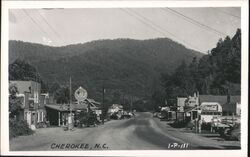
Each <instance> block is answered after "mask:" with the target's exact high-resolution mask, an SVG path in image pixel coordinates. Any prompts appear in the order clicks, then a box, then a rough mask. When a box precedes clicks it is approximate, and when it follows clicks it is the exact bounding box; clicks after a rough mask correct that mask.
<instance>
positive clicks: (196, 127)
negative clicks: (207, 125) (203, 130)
mask: <svg viewBox="0 0 250 157" xmlns="http://www.w3.org/2000/svg"><path fill="white" fill-rule="evenodd" d="M198 120H199V119H198V118H195V121H194V123H195V132H196V133H197V132H198Z"/></svg>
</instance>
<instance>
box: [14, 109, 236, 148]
mask: <svg viewBox="0 0 250 157" xmlns="http://www.w3.org/2000/svg"><path fill="white" fill-rule="evenodd" d="M184 144H186V145H184ZM69 147H71V148H69ZM232 148H237V147H232V146H230V144H225V143H221V142H218V141H215V140H211V139H209V138H206V137H202V136H200V135H197V134H194V133H187V132H184V131H180V130H178V129H174V128H172V127H170V126H168V125H167V124H166V122H161V121H159V119H157V118H153V117H152V114H151V113H138V114H137V116H136V117H135V118H132V119H127V120H112V121H109V122H107V123H105V124H104V125H100V126H98V127H91V128H81V129H76V130H75V131H63V129H62V128H59V127H57V128H43V129H39V130H37V131H36V134H34V135H31V136H22V137H18V138H15V139H13V140H11V141H10V150H89V149H99V150H100V149H101V150H106V149H108V150H160V149H163V150H165V149H232Z"/></svg>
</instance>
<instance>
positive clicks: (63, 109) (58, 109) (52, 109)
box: [45, 99, 101, 126]
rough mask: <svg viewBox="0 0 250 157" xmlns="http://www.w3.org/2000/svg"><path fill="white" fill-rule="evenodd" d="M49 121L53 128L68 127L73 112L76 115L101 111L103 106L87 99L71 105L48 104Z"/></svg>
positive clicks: (46, 106)
mask: <svg viewBox="0 0 250 157" xmlns="http://www.w3.org/2000/svg"><path fill="white" fill-rule="evenodd" d="M45 108H46V112H47V120H48V121H49V123H50V125H53V126H65V125H67V118H68V115H69V113H70V111H72V113H73V114H74V115H75V114H77V113H79V112H82V111H86V112H88V111H90V110H91V111H97V110H98V111H99V109H100V108H101V104H100V103H99V102H97V101H95V100H93V99H86V100H85V101H83V102H81V103H72V104H71V105H69V104H54V103H53V104H46V105H45Z"/></svg>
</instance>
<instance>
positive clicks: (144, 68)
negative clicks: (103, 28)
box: [9, 38, 203, 101]
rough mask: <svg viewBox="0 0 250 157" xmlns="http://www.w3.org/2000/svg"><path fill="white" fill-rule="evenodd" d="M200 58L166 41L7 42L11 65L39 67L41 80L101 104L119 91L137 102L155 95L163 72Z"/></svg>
mask: <svg viewBox="0 0 250 157" xmlns="http://www.w3.org/2000/svg"><path fill="white" fill-rule="evenodd" d="M202 56H203V54H202V53H200V52H197V51H194V50H191V49H187V48H186V47H184V46H183V45H181V44H179V43H176V42H174V41H172V40H171V39H168V38H158V39H149V40H133V39H114V40H97V41H92V42H88V43H84V44H75V45H67V46H61V47H52V46H46V45H41V44H35V43H28V42H23V41H9V63H12V62H14V61H15V60H16V59H17V58H19V59H22V60H25V61H27V62H28V63H30V64H31V65H33V66H34V67H36V68H37V70H38V72H39V73H40V75H41V78H42V80H43V81H45V82H47V83H48V84H49V85H52V84H53V83H54V82H58V83H60V84H66V85H68V84H69V77H70V76H71V77H72V89H73V90H75V89H76V88H78V87H79V86H82V87H84V88H86V89H87V91H88V93H89V95H90V97H92V98H95V99H97V100H99V101H101V98H102V87H103V86H104V88H105V89H106V93H105V94H106V97H109V95H112V94H114V93H115V92H117V91H118V92H119V93H120V94H121V95H123V96H125V97H126V95H133V96H135V97H137V98H142V97H146V96H151V94H152V93H153V92H154V91H155V90H157V89H158V88H161V84H160V81H159V78H160V74H161V73H172V72H173V71H174V70H175V68H176V67H178V66H179V65H180V64H181V63H182V61H185V62H186V63H190V62H191V61H192V59H193V57H197V58H198V59H199V58H201V57H202Z"/></svg>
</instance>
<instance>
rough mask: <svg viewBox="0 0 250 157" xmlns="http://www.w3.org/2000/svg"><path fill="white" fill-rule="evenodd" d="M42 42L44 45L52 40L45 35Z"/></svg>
mask: <svg viewBox="0 0 250 157" xmlns="http://www.w3.org/2000/svg"><path fill="white" fill-rule="evenodd" d="M42 40H43V42H44V43H45V44H46V45H50V44H51V43H52V41H51V40H50V39H49V38H46V37H43V38H42Z"/></svg>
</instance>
